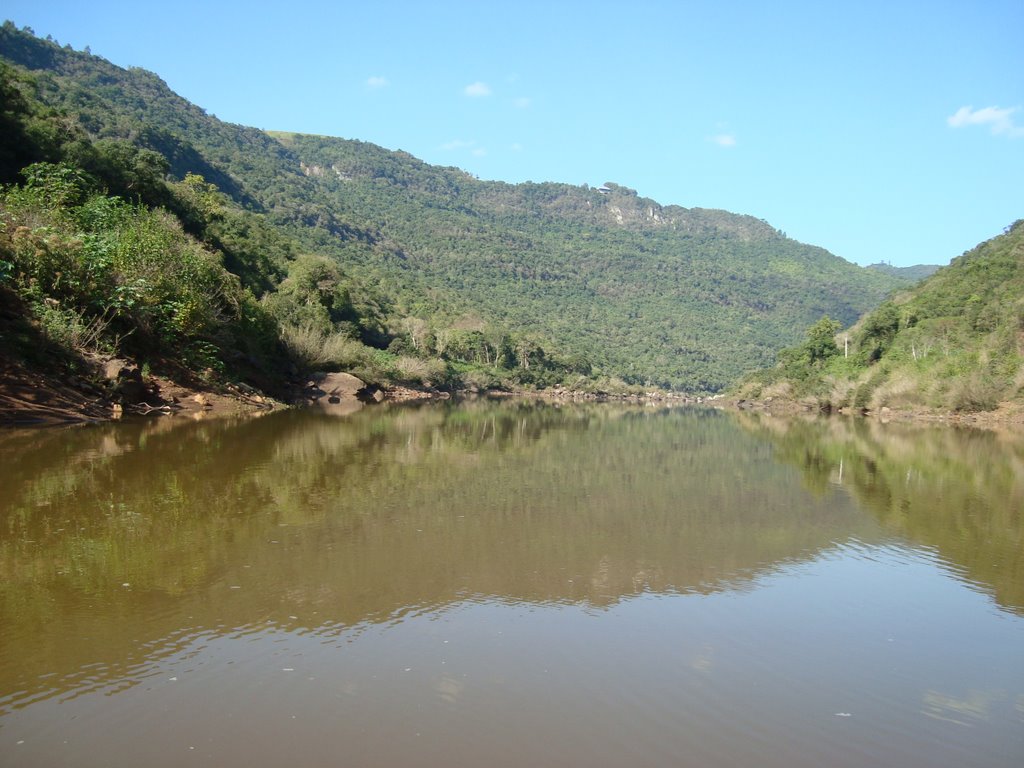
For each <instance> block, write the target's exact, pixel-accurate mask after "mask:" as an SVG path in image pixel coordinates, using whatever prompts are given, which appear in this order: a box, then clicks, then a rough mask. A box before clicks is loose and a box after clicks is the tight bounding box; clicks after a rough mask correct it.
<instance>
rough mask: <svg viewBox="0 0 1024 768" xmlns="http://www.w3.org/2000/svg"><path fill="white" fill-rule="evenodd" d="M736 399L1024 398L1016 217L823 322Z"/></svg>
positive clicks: (1015, 402)
mask: <svg viewBox="0 0 1024 768" xmlns="http://www.w3.org/2000/svg"><path fill="white" fill-rule="evenodd" d="M738 394H739V396H740V397H743V398H750V399H755V400H758V399H760V400H763V399H766V398H778V399H782V400H786V399H788V400H798V401H803V402H806V403H811V402H813V403H815V404H816V405H817V406H818V407H820V408H822V409H825V410H831V409H838V408H850V409H853V410H857V411H861V410H872V411H877V410H881V409H883V408H888V409H891V410H914V409H933V410H941V411H953V412H961V413H975V412H986V411H994V410H996V409H997V408H1000V407H1001V406H1002V407H1007V408H1017V409H1019V408H1020V407H1021V405H1022V402H1024V220H1020V221H1017V222H1015V223H1014V224H1012V225H1010V226H1009V227H1007V228H1006V231H1005V232H1004V233H1003V234H1002V235H1000V236H998V237H995V238H993V239H991V240H989V241H987V242H985V243H982V244H981V245H979V246H978V247H976V248H974V249H973V250H971V251H969V252H968V253H965V254H963V255H962V256H960V257H959V258H957V259H954V260H953V262H952V263H951V264H950V265H949V266H948V267H945V268H943V269H941V270H939V271H938V272H936V273H935V274H934V275H932V276H931V277H929V278H928V279H926V280H925V281H924V282H922V283H921V284H920V285H918V286H917V287H916V288H914V289H913V290H910V291H906V292H903V293H900V294H897V295H896V296H894V297H893V298H891V299H889V300H887V301H885V302H883V303H882V304H881V306H879V307H878V308H877V309H875V310H874V311H872V312H869V313H867V314H866V315H865V316H864V317H863V318H861V319H860V320H859V321H858V322H857V323H855V324H854V325H853V326H851V327H850V328H848V329H845V330H841V329H840V327H839V324H838V323H836V322H834V321H833V320H831V319H830V318H827V317H825V318H823V319H821V320H820V321H819V322H818V323H816V324H815V325H813V326H811V328H810V329H808V331H807V334H806V338H805V340H804V342H803V343H802V344H801V345H799V346H796V347H791V348H788V349H786V350H783V351H782V352H781V353H780V354H779V363H778V365H776V366H775V367H774V368H772V369H769V370H766V371H761V372H758V373H756V374H753V375H751V376H749V377H748V378H747V379H746V380H745V381H744V383H743V384H742V385H741V386H740V387H739V390H738Z"/></svg>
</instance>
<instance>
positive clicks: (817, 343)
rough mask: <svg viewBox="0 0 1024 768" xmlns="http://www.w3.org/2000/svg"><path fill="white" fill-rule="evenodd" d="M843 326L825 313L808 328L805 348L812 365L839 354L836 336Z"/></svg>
mask: <svg viewBox="0 0 1024 768" xmlns="http://www.w3.org/2000/svg"><path fill="white" fill-rule="evenodd" d="M841 327H842V326H841V325H840V324H839V323H838V322H836V321H835V320H833V319H832V318H830V317H829V316H828V315H825V316H824V317H822V318H821V320H819V321H818V322H816V323H815V324H814V325H812V326H811V327H810V328H808V329H807V340H806V341H805V342H804V344H803V348H804V351H805V352H806V354H807V359H808V362H809V363H810V364H811V365H816V364H819V363H824V362H825V361H826V360H828V359H829V358H830V357H835V356H836V355H838V354H839V347H838V346H836V339H835V337H836V334H837V333H839V329H840V328H841Z"/></svg>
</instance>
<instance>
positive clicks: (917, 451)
mask: <svg viewBox="0 0 1024 768" xmlns="http://www.w3.org/2000/svg"><path fill="white" fill-rule="evenodd" d="M744 426H745V427H746V428H747V429H748V430H750V431H752V432H755V433H757V434H761V435H767V436H769V437H770V439H771V442H772V444H773V445H774V447H775V449H776V455H778V456H779V457H780V458H781V459H783V460H785V461H788V462H789V463H791V464H794V465H796V466H798V467H800V468H801V469H802V470H803V472H804V477H805V482H806V483H807V484H808V486H809V487H811V488H815V489H822V488H825V487H827V486H828V485H829V484H839V485H842V486H843V487H845V488H849V489H851V490H852V491H853V492H854V494H855V495H856V497H857V498H858V499H859V500H860V501H861V502H862V503H863V504H864V505H865V506H866V507H867V508H868V509H869V510H870V511H871V512H872V513H873V514H874V515H875V517H876V518H877V519H878V520H879V522H880V523H882V524H883V525H884V526H885V527H886V528H888V529H890V530H892V531H894V532H896V533H897V534H899V535H901V536H904V537H906V538H907V539H909V540H911V541H913V542H915V543H917V544H922V545H924V546H927V547H930V548H933V549H935V550H936V551H937V552H938V553H939V554H940V555H941V557H942V558H943V559H944V560H945V561H946V562H947V564H948V565H949V566H950V567H951V568H953V569H954V570H956V571H958V572H960V573H961V574H962V575H963V576H964V577H966V578H967V579H968V580H970V581H972V582H974V583H976V584H978V585H981V586H983V587H984V588H986V589H988V590H991V591H992V592H993V594H994V596H995V599H996V600H997V601H998V602H999V604H1000V605H1002V606H1004V607H1006V608H1009V609H1011V610H1013V611H1015V612H1017V613H1024V436H1022V435H1019V434H1017V435H1014V434H1007V433H996V432H987V431H983V430H975V429H956V428H952V427H933V426H922V425H915V424H881V423H878V422H875V421H871V420H867V419H855V420H843V419H827V420H795V421H788V420H777V419H771V418H758V417H757V416H751V415H747V416H745V417H744Z"/></svg>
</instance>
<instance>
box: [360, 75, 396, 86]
mask: <svg viewBox="0 0 1024 768" xmlns="http://www.w3.org/2000/svg"><path fill="white" fill-rule="evenodd" d="M389 85H391V83H389V82H388V79H387V78H386V77H381V76H380V75H374V76H373V77H370V78H367V80H366V86H367V87H368V88H387V87H388V86H389Z"/></svg>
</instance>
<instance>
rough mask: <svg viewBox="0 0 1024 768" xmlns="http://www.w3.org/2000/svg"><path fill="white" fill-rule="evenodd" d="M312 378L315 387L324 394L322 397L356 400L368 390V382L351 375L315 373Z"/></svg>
mask: <svg viewBox="0 0 1024 768" xmlns="http://www.w3.org/2000/svg"><path fill="white" fill-rule="evenodd" d="M311 378H312V382H311V383H312V384H313V386H314V387H315V388H316V389H317V390H319V391H320V392H322V393H323V394H322V395H320V397H323V395H327V396H328V397H330V396H334V397H337V398H338V399H339V400H344V399H345V398H355V397H356V396H357V395H358V393H359V392H360V390H363V389H365V388H366V382H364V381H363V380H362V379H359V378H357V377H355V376H353V375H352V374H351V373H314V374H313V376H312V377H311Z"/></svg>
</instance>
